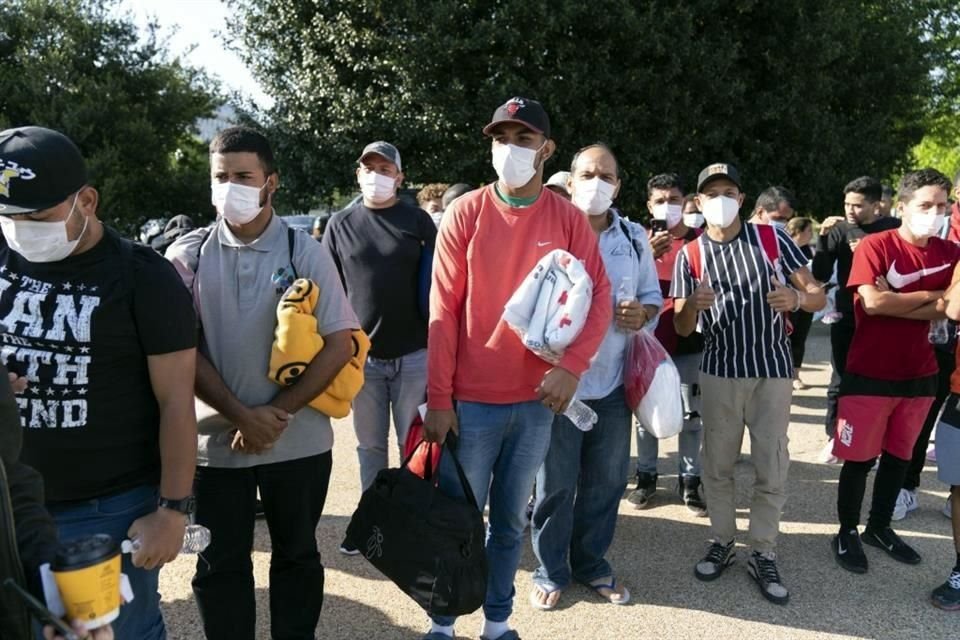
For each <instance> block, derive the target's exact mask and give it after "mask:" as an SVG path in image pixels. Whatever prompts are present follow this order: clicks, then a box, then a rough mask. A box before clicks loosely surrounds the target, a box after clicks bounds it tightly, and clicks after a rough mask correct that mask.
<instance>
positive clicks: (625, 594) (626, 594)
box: [587, 577, 630, 606]
mask: <svg viewBox="0 0 960 640" xmlns="http://www.w3.org/2000/svg"><path fill="white" fill-rule="evenodd" d="M587 586H588V587H590V588H591V589H593V591H594V593H596V594H597V595H598V596H600V597H601V598H603V599H604V600H606V601H607V602H609V603H610V604H616V605H621V606H622V605H625V604H627V603H628V602H630V590H629V589H627V588H626V587H624V588H623V597H622V598H621V599H619V600H611V599H610V596H608V595H604V594H603V593H601V591H600V590H601V589H609V590H610V591H612V592H613V593H616V592H617V579H616V577H614V578H612V579H611V580H610V584H593V583H591V582H588V583H587ZM611 595H612V594H611Z"/></svg>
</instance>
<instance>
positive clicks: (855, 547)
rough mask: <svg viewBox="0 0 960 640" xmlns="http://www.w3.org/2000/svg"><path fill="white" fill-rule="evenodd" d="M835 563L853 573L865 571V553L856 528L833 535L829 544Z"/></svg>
mask: <svg viewBox="0 0 960 640" xmlns="http://www.w3.org/2000/svg"><path fill="white" fill-rule="evenodd" d="M830 546H831V547H832V548H833V557H834V558H835V559H836V561H837V564H839V565H840V566H841V567H843V568H844V569H846V570H847V571H851V572H853V573H866V572H867V554H865V553H864V552H863V544H862V543H861V542H860V533H859V532H858V531H857V530H856V529H850V530H849V531H843V532H841V533H838V534H837V535H835V536H833V542H831V545H830Z"/></svg>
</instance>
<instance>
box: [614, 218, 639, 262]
mask: <svg viewBox="0 0 960 640" xmlns="http://www.w3.org/2000/svg"><path fill="white" fill-rule="evenodd" d="M617 221H618V222H619V223H620V231H622V232H623V235H625V236H627V240H629V241H630V246H631V247H633V252H634V254H636V256H637V260H639V259H640V256H641V255H642V254H643V247H642V246H641V245H640V243H639V242H637V239H636V238H634V237H633V234H632V233H630V227H629V226H627V223H626V222H624V221H623V218H621V217H618V218H617Z"/></svg>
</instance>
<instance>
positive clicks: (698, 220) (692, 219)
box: [683, 213, 703, 229]
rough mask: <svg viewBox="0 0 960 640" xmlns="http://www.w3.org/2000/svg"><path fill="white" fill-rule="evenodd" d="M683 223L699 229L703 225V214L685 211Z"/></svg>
mask: <svg viewBox="0 0 960 640" xmlns="http://www.w3.org/2000/svg"><path fill="white" fill-rule="evenodd" d="M683 224H684V225H685V226H687V227H690V228H691V229H699V228H700V227H702V226H703V214H702V213H685V214H683Z"/></svg>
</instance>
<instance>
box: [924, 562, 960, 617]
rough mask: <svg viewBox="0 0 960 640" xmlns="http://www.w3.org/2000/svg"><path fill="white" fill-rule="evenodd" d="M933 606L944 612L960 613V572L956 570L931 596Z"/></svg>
mask: <svg viewBox="0 0 960 640" xmlns="http://www.w3.org/2000/svg"><path fill="white" fill-rule="evenodd" d="M930 601H931V602H933V606H935V607H937V608H938V609H943V610H944V611H960V571H957V570H956V569H954V570H953V572H951V573H950V577H949V578H947V581H946V582H944V583H943V584H942V585H940V586H939V587H937V588H936V589H934V590H933V593H932V594H931V596H930Z"/></svg>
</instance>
